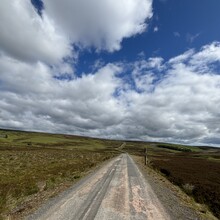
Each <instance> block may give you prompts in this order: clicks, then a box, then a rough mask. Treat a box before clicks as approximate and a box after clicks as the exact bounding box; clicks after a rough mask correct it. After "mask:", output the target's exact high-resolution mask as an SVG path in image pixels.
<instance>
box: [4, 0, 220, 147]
mask: <svg viewBox="0 0 220 220" xmlns="http://www.w3.org/2000/svg"><path fill="white" fill-rule="evenodd" d="M219 10H220V2H219V1H218V0H210V1H207V0H193V1H190V0H178V1H176V0H119V1H111V0H91V1H86V0H81V1H78V0H63V1H60V0H53V1H51V0H43V1H41V0H31V1H29V0H11V1H8V0H2V3H1V8H0V28H1V30H2V31H1V34H0V109H1V110H0V127H2V128H13V129H21V130H34V131H46V132H54V133H69V134H77V135H87V136H94V137H104V138H116V139H132V140H133V139H134V140H146V141H166V142H174V143H185V144H204V145H206V144H210V145H220V138H219V133H220V127H219V124H220V115H219V108H220V104H219V103H220V89H219V88H220V86H219V85H220V43H219V42H220V31H219V30H218V29H219V21H220V14H219ZM12 14H13V17H12V16H11V15H12Z"/></svg>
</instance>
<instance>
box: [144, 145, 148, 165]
mask: <svg viewBox="0 0 220 220" xmlns="http://www.w3.org/2000/svg"><path fill="white" fill-rule="evenodd" d="M144 159H145V165H147V148H145V152H144Z"/></svg>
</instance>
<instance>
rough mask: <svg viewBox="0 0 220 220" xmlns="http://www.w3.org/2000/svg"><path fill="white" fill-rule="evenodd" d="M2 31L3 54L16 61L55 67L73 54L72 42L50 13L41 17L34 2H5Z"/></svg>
mask: <svg viewBox="0 0 220 220" xmlns="http://www.w3.org/2000/svg"><path fill="white" fill-rule="evenodd" d="M0 29H1V35H0V48H1V49H0V52H4V53H6V54H8V55H10V56H12V57H14V58H16V59H20V60H25V61H27V62H35V61H43V62H46V63H48V64H54V63H58V62H60V61H62V58H63V57H66V56H70V55H71V47H70V46H69V41H68V39H67V38H66V37H65V35H64V34H63V33H61V32H59V31H58V29H57V28H56V25H55V24H54V23H53V21H52V20H51V19H50V18H49V17H48V16H47V15H46V14H44V15H43V16H42V17H40V16H39V15H38V13H37V12H36V11H35V9H34V7H33V5H32V4H31V1H27V0H25V1H24V0H16V1H15V0H12V1H7V0H2V1H1V7H0Z"/></svg>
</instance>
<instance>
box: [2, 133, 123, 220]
mask: <svg viewBox="0 0 220 220" xmlns="http://www.w3.org/2000/svg"><path fill="white" fill-rule="evenodd" d="M5 134H7V137H8V138H7V139H6V138H4V139H3V138H2V139H0V213H1V214H2V215H1V216H0V219H1V218H3V216H6V214H8V213H10V212H11V211H12V210H13V209H14V208H15V207H17V206H19V205H20V204H22V202H24V201H25V199H26V198H28V197H30V196H31V195H36V194H37V193H39V192H41V191H47V190H50V189H53V188H55V187H56V186H58V185H59V184H61V183H67V182H69V183H70V184H71V183H73V182H74V181H76V180H77V179H79V178H80V177H82V176H83V175H85V174H86V172H87V171H89V170H90V169H91V168H93V167H95V166H97V165H98V164H100V163H102V162H103V161H105V160H107V159H110V158H112V157H114V156H115V155H117V154H118V153H119V152H118V150H117V149H118V147H120V146H121V145H122V143H123V142H120V141H109V140H98V139H91V138H85V137H77V136H68V135H52V134H43V133H31V132H18V131H6V130H0V135H2V136H4V135H5Z"/></svg>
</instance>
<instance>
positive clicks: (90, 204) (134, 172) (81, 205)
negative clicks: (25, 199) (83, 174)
mask: <svg viewBox="0 0 220 220" xmlns="http://www.w3.org/2000/svg"><path fill="white" fill-rule="evenodd" d="M28 219H29V220H30V219H31V220H36V219H41V220H58V219H59V220H78V219H79V220H81V219H82V220H92V219H96V220H108V219H112V220H122V219H131V220H135V219H137V220H141V219H149V220H151V219H152V220H153V219H156V220H160V219H161V220H162V219H163V220H166V219H170V217H169V216H168V214H167V213H166V212H165V210H164V208H163V207H162V205H161V203H160V202H159V200H158V199H157V197H156V195H155V194H154V192H153V191H152V189H151V187H150V185H149V184H148V183H147V182H146V180H145V179H144V177H143V176H142V174H141V172H140V171H139V169H138V168H137V166H136V165H135V163H134V161H133V160H132V158H131V157H130V156H129V155H127V154H122V155H120V156H119V157H117V158H115V159H114V160H112V161H111V162H109V163H108V164H107V165H105V166H104V167H102V168H101V169H100V170H98V171H97V172H95V173H94V174H93V175H90V176H89V177H87V178H86V179H84V180H82V181H80V182H79V183H78V184H77V185H76V186H74V187H73V188H72V189H71V190H69V191H68V193H66V194H65V195H62V196H61V197H60V198H57V199H55V200H54V201H53V202H50V203H49V204H48V205H46V206H44V207H42V208H41V209H40V210H38V211H37V212H36V213H35V214H34V215H32V216H29V218H28Z"/></svg>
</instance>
